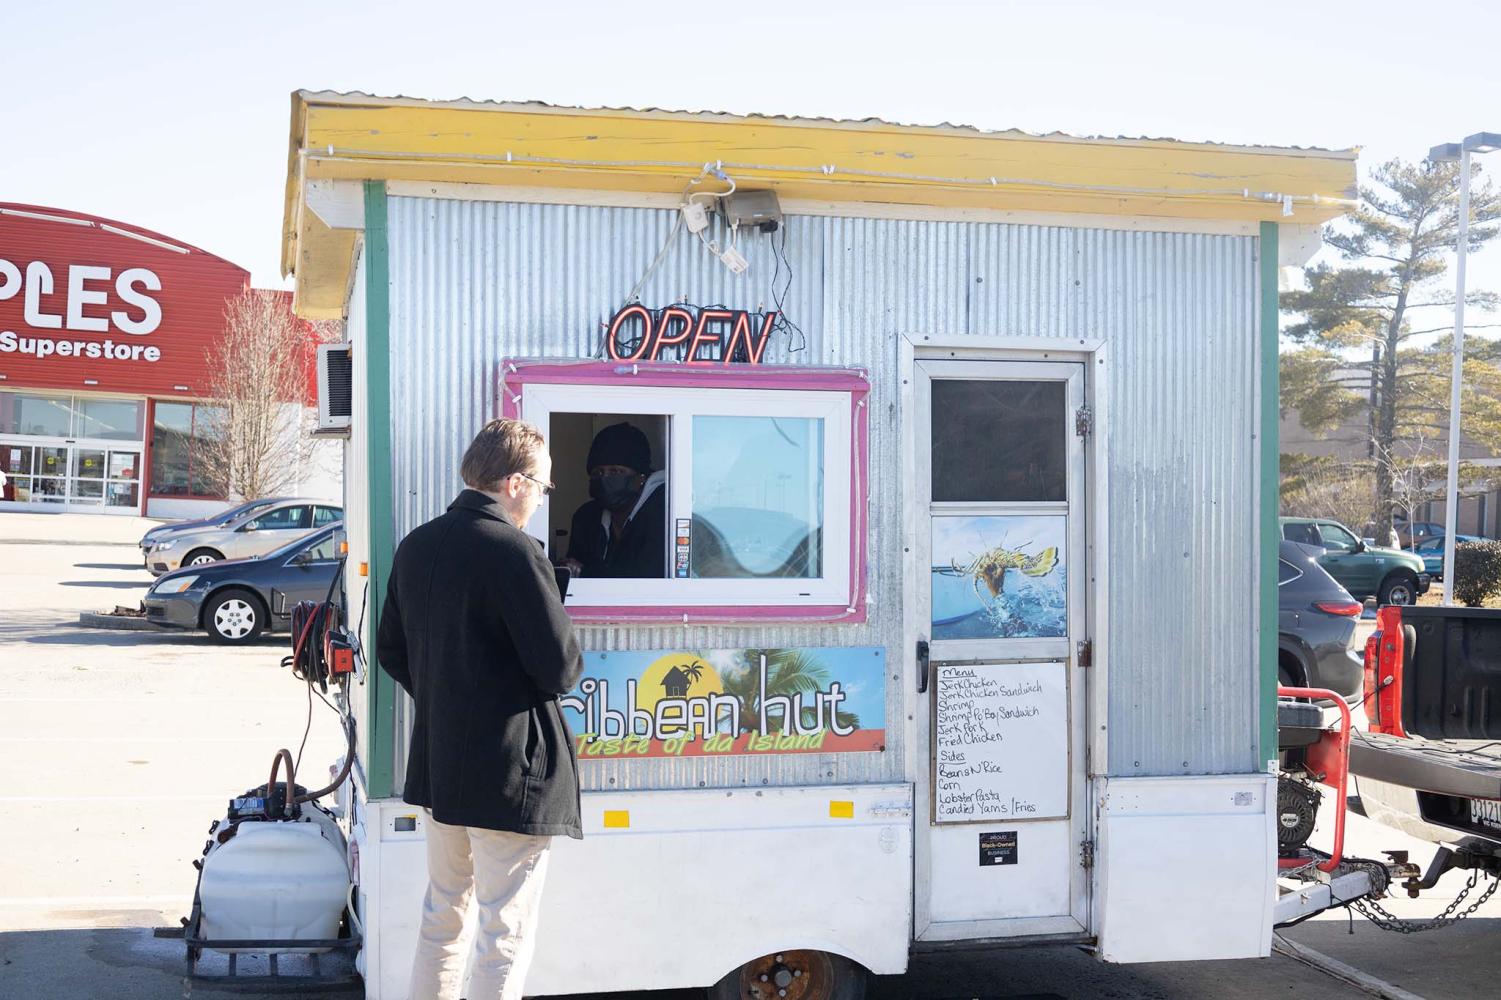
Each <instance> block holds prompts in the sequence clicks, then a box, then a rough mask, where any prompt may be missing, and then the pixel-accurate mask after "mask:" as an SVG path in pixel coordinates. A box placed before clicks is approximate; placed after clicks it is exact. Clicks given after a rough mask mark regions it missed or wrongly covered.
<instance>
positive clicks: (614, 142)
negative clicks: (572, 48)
mask: <svg viewBox="0 0 1501 1000" xmlns="http://www.w3.org/2000/svg"><path fill="white" fill-rule="evenodd" d="M1354 183H1355V158H1354V153H1353V152H1348V151H1346V152H1331V151H1325V150H1313V149H1287V148H1264V147H1237V146H1226V145H1217V144H1208V143H1189V142H1176V141H1168V140H1158V139H1122V138H1108V139H1107V138H1087V139H1086V138H1075V137H1071V136H1063V135H1046V136H1037V135H1030V134H1024V133H1020V132H1000V133H995V132H982V131H979V130H976V129H971V128H962V127H954V126H947V125H945V126H939V127H911V126H903V125H895V124H890V123H886V122H882V121H876V120H873V119H867V120H862V121H829V120H808V119H796V118H782V117H769V116H750V117H739V116H734V115H726V114H707V113H694V114H689V113H676V112H663V111H637V110H617V109H578V108H559V107H552V106H547V105H542V104H505V103H485V102H473V101H423V100H411V99H404V98H401V99H384V98H375V97H370V96H366V95H362V94H336V93H313V92H305V91H304V92H298V93H296V94H294V95H293V98H292V128H291V148H290V153H289V158H288V177H287V186H286V206H285V210H286V216H285V220H286V221H285V226H284V233H285V238H284V256H283V265H284V268H285V270H286V271H287V272H288V273H289V274H292V275H295V279H296V304H297V309H298V311H299V313H300V314H301V315H304V316H307V317H310V318H320V317H342V318H344V319H346V320H347V331H348V332H347V341H348V343H347V345H346V346H347V348H348V350H347V353H346V354H345V355H344V357H345V359H346V360H347V362H348V363H347V365H344V366H337V367H336V366H333V365H331V366H330V368H329V370H328V371H327V372H326V373H325V378H324V380H323V381H324V386H325V390H326V392H327V393H328V395H329V398H328V399H325V401H324V406H323V411H324V414H325V418H326V420H327V421H328V423H329V425H330V426H337V427H347V433H348V440H347V444H346V461H345V476H344V482H345V509H346V511H347V517H348V529H349V540H350V555H349V563H348V565H349V569H350V572H349V574H348V584H347V609H346V612H347V618H348V622H349V624H350V625H351V626H353V627H356V628H358V629H359V632H360V640H361V642H362V644H363V648H364V650H365V651H366V652H367V654H368V656H369V658H370V660H371V663H370V666H369V669H368V670H367V672H366V673H365V675H364V677H363V687H362V688H361V689H359V691H358V696H357V697H356V699H355V701H356V703H357V707H356V715H357V724H358V734H357V735H358V738H357V745H358V759H357V762H356V766H355V768H354V778H355V780H354V782H352V783H351V784H350V785H349V786H347V787H348V792H347V796H346V799H347V801H346V802H345V803H344V805H345V813H344V815H345V817H346V819H347V821H348V823H349V826H350V830H349V833H350V840H351V848H350V851H351V862H352V865H351V867H352V870H353V871H354V874H355V878H356V879H357V882H358V893H357V905H358V909H359V911H360V922H361V924H362V927H363V935H364V942H363V949H362V952H361V956H360V969H361V972H362V973H363V975H364V977H365V981H366V990H367V995H369V996H370V997H372V998H397V997H402V996H404V995H405V989H406V982H407V975H408V971H409V968H410V961H411V957H412V954H413V949H414V943H415V934H416V928H417V923H418V918H419V910H420V899H421V895H422V893H423V891H424V889H425V885H426V876H425V855H424V849H423V843H422V839H423V833H424V831H423V816H422V814H421V812H420V810H415V809H413V808H412V807H409V806H407V805H405V804H404V803H403V802H402V801H401V783H402V777H403V774H404V769H405V755H406V736H407V727H408V706H407V705H406V704H405V703H404V697H405V696H404V695H403V694H402V693H401V692H400V691H399V689H397V688H396V686H395V685H394V684H393V683H392V682H391V681H390V679H389V678H387V677H386V676H385V675H383V674H382V673H381V672H380V671H379V669H378V668H377V667H376V666H375V665H374V663H373V660H374V653H373V648H374V643H373V641H372V636H373V634H374V631H375V629H376V627H377V625H378V618H379V613H380V599H381V598H382V596H383V595H384V591H385V583H386V574H387V573H388V570H389V567H390V564H391V556H392V552H393V550H394V547H395V545H396V543H397V542H398V541H399V540H400V539H401V538H402V537H403V536H404V535H405V534H406V533H407V532H408V531H410V530H411V529H413V528H414V527H416V526H417V525H419V524H421V523H422V522H424V521H426V520H428V519H430V518H432V517H435V516H437V515H438V514H440V513H441V512H442V511H443V510H444V509H445V508H446V506H447V504H448V503H449V502H450V500H451V499H452V498H453V496H454V495H455V494H456V493H457V491H458V490H459V489H460V488H461V485H462V484H461V482H460V479H459V475H458V464H459V459H460V456H461V454H462V452H463V450H464V448H465V446H466V445H467V444H468V442H469V440H470V438H471V437H472V435H473V433H474V432H475V430H476V429H477V428H479V427H480V426H481V425H482V424H483V423H484V422H485V421H486V420H488V419H491V418H493V417H497V416H518V417H521V418H524V419H526V420H529V421H532V422H534V423H536V424H537V425H538V426H540V427H541V428H542V430H543V431H544V432H545V433H546V435H547V437H548V439H549V442H550V447H551V452H552V455H553V459H554V465H553V470H554V471H553V479H554V480H555V481H556V483H557V484H558V488H557V490H556V492H554V493H553V494H552V495H551V496H550V497H549V498H548V504H547V506H545V507H544V508H543V509H542V510H541V511H539V513H538V514H537V515H536V517H535V518H534V519H533V522H532V524H531V525H530V526H529V529H528V530H529V531H531V532H532V533H533V534H535V535H536V537H537V538H538V540H539V541H540V542H541V543H542V544H543V545H544V546H546V547H547V549H548V551H549V553H550V554H551V555H552V556H553V557H554V560H555V561H556V562H561V561H562V560H563V558H564V555H565V554H566V551H567V548H568V533H569V530H570V519H571V517H572V515H573V513H574V511H575V510H576V509H577V508H578V506H579V505H580V504H582V503H583V502H584V501H585V500H586V499H587V492H586V488H587V487H586V470H585V465H586V454H587V451H588V448H589V445H590V441H591V439H592V437H593V435H594V434H595V433H597V432H598V431H599V430H601V429H602V428H604V427H607V426H611V425H614V424H618V423H626V424H629V425H630V426H631V427H633V428H635V429H636V430H638V431H639V432H640V434H641V435H643V436H644V437H645V438H646V439H647V441H648V442H649V444H650V448H651V452H652V459H651V465H652V470H651V471H652V472H653V481H654V483H655V485H654V486H653V487H652V488H654V489H660V491H661V496H662V499H663V511H664V513H663V516H664V518H665V525H664V526H663V530H664V535H663V538H664V542H663V544H664V551H663V553H662V567H663V569H662V571H661V572H660V573H658V574H656V575H654V576H652V577H649V578H648V577H638V578H631V579H613V578H597V579H596V578H590V577H587V576H584V577H578V578H575V579H574V580H573V581H572V582H571V585H570V590H569V594H568V598H567V607H568V608H569V609H570V611H571V613H572V614H573V616H574V618H575V620H576V622H577V624H578V627H579V632H580V636H581V641H582V643H583V645H584V647H585V649H586V651H587V652H586V658H585V660H586V662H585V667H586V669H585V672H584V673H585V676H584V679H583V680H582V681H581V683H580V684H579V686H578V688H577V689H576V690H575V691H574V692H572V693H570V694H569V695H568V696H566V697H565V698H564V699H563V700H562V705H563V708H564V710H565V715H566V717H567V718H568V719H569V722H570V724H571V726H572V728H573V732H574V735H575V737H576V739H577V741H578V753H579V773H580V779H581V785H582V788H583V789H584V791H583V817H584V827H585V837H584V839H583V840H582V841H569V840H559V841H557V842H555V848H554V855H553V860H552V867H551V870H550V872H549V875H548V884H547V890H546V898H545V904H544V913H543V916H542V921H541V927H540V931H539V946H538V951H537V955H536V961H535V965H534V967H533V970H532V974H531V978H530V979H529V982H528V992H529V993H534V994H539V995H545V994H560V993H604V992H611V991H618V990H628V989H663V988H674V987H693V986H708V985H711V984H715V983H719V984H720V990H721V992H722V995H725V996H735V995H738V996H748V995H751V996H754V995H760V996H774V995H775V996H781V995H789V996H794V997H802V996H808V997H822V996H852V995H858V994H857V992H852V991H856V990H857V989H858V987H857V985H855V984H856V983H857V980H858V978H859V977H857V976H854V975H851V973H852V972H854V971H857V969H858V968H859V967H863V968H864V969H868V970H870V971H871V972H874V973H877V974H889V973H900V972H902V971H904V970H905V969H906V967H907V963H908V958H909V955H910V954H911V953H912V952H913V951H914V950H920V949H925V948H940V947H952V946H955V945H957V944H962V943H972V942H986V943H996V942H1017V943H1038V942H1058V943H1069V944H1078V945H1083V946H1086V947H1090V948H1092V949H1093V950H1094V952H1095V953H1096V954H1097V955H1098V956H1099V957H1100V958H1102V959H1104V960H1107V961H1115V962H1142V961H1162V960H1191V959H1222V958H1240V957H1251V956H1263V955H1266V954H1268V951H1269V947H1270V942H1271V932H1272V908H1273V902H1274V898H1275V895H1276V889H1275V873H1276V862H1275V857H1276V844H1277V838H1276V835H1275V831H1274V821H1275V811H1276V805H1275V803H1276V793H1275V788H1276V784H1275V783H1276V774H1275V772H1276V767H1275V761H1274V758H1275V756H1276V750H1277V743H1276V736H1275V712H1274V711H1273V705H1274V697H1275V687H1276V627H1277V626H1276V566H1277V559H1276V548H1275V546H1276V537H1277V523H1276V516H1277V483H1278V475H1277V465H1278V463H1277V416H1278V407H1277V365H1276V361H1277V310H1276V305H1277V286H1278V274H1279V268H1281V267H1284V266H1293V265H1298V264H1301V263H1303V262H1304V261H1305V260H1306V259H1307V258H1308V257H1309V256H1310V255H1311V254H1312V253H1313V252H1314V251H1315V250H1316V249H1317V247H1318V245H1319V226H1320V224H1322V223H1324V222H1326V221H1328V220H1329V219H1331V218H1334V217H1335V216H1337V215H1339V214H1340V213H1341V212H1343V211H1345V210H1346V209H1347V208H1348V207H1349V206H1350V204H1351V202H1350V201H1349V199H1350V198H1351V197H1352V192H1353V186H1354ZM341 372H342V373H343V377H344V378H345V379H347V381H342V382H341V375H340V373H341ZM580 928H587V929H588V930H587V947H582V948H581V947H579V942H580V934H581V931H580ZM768 991H769V992H768Z"/></svg>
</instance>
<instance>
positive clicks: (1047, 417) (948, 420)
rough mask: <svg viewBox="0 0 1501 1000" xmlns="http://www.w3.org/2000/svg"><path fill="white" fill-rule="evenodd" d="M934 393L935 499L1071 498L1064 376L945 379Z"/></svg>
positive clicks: (937, 383) (935, 384)
mask: <svg viewBox="0 0 1501 1000" xmlns="http://www.w3.org/2000/svg"><path fill="white" fill-rule="evenodd" d="M932 393H933V397H932V424H931V427H932V433H931V443H932V449H933V492H932V497H933V501H934V502H935V503H945V502H960V503H975V502H1000V501H1005V502H1013V503H1022V502H1048V501H1052V502H1056V501H1061V500H1063V499H1065V490H1066V488H1067V479H1068V477H1067V464H1066V463H1067V459H1066V454H1067V446H1068V438H1067V435H1068V434H1069V433H1070V430H1069V427H1068V425H1067V422H1066V420H1065V419H1064V414H1065V411H1066V410H1067V406H1068V403H1067V387H1066V386H1065V385H1064V383H1062V382H1054V381H1048V382H1023V381H1019V380H1017V381H1014V380H1009V379H1007V380H1000V379H938V380H935V381H934V382H933V383H932Z"/></svg>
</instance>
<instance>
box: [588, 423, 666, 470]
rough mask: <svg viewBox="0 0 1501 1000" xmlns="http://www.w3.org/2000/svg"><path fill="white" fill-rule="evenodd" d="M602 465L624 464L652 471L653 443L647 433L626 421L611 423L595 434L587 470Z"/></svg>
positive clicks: (590, 447)
mask: <svg viewBox="0 0 1501 1000" xmlns="http://www.w3.org/2000/svg"><path fill="white" fill-rule="evenodd" d="M601 465H623V466H625V467H626V468H628V469H635V470H636V471H637V472H640V473H642V474H645V473H649V472H651V445H650V444H649V443H647V440H646V435H645V434H643V433H641V431H640V430H639V429H638V428H635V427H632V426H631V425H630V424H628V423H626V422H625V421H621V422H620V423H618V424H611V425H610V426H609V427H606V428H605V429H604V430H602V431H600V432H599V433H598V434H596V435H594V443H593V444H591V445H589V458H588V460H587V461H586V462H585V463H584V468H585V470H586V471H587V470H589V469H593V468H596V467H597V466H601Z"/></svg>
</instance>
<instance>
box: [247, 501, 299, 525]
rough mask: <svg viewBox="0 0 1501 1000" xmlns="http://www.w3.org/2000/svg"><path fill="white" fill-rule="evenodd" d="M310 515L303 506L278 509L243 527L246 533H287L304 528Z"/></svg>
mask: <svg viewBox="0 0 1501 1000" xmlns="http://www.w3.org/2000/svg"><path fill="white" fill-rule="evenodd" d="M309 516H310V513H309V511H308V509H307V507H305V506H294V507H278V508H276V509H275V510H271V511H267V512H266V513H264V514H262V515H261V516H260V517H258V518H256V519H255V520H253V521H251V522H250V523H249V524H247V525H246V526H245V529H244V530H247V531H288V530H296V529H298V528H306V527H307V526H308V519H309Z"/></svg>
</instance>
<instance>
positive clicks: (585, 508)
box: [564, 420, 667, 579]
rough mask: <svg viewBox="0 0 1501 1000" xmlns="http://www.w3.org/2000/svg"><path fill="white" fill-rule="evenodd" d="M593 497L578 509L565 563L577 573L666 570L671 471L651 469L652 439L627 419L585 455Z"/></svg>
mask: <svg viewBox="0 0 1501 1000" xmlns="http://www.w3.org/2000/svg"><path fill="white" fill-rule="evenodd" d="M585 469H586V471H587V472H588V475H589V499H588V501H586V502H585V503H583V504H580V505H579V507H578V509H577V510H575V511H574V514H573V521H572V524H571V525H570V526H569V529H568V549H567V553H568V554H567V557H566V558H565V560H564V564H565V565H566V566H567V567H568V568H569V570H570V571H572V573H573V574H574V575H575V576H582V577H586V578H596V577H615V578H627V579H647V578H650V579H662V578H663V577H665V576H666V575H667V524H666V519H667V506H666V494H667V490H666V486H667V473H666V472H665V471H663V470H660V469H658V470H655V471H653V469H652V460H651V443H650V442H649V441H648V440H647V438H646V434H645V433H644V432H643V431H642V430H641V429H640V428H639V427H636V426H634V425H632V424H631V423H628V422H627V421H624V420H622V421H620V422H619V423H614V424H610V425H609V426H608V427H605V428H604V429H603V430H601V431H600V432H599V433H597V434H595V435H594V440H593V442H592V443H591V444H590V445H589V454H588V457H587V458H586V460H585Z"/></svg>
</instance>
